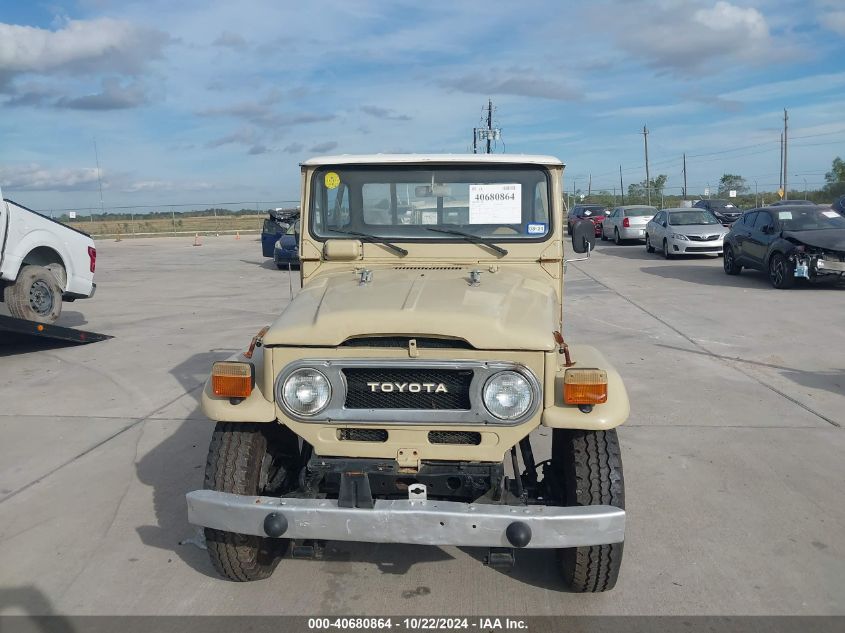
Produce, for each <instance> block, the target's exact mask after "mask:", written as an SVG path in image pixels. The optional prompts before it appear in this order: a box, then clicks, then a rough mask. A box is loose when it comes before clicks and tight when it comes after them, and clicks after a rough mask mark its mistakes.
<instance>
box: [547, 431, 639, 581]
mask: <svg viewBox="0 0 845 633" xmlns="http://www.w3.org/2000/svg"><path fill="white" fill-rule="evenodd" d="M552 470H553V472H554V477H555V479H556V481H557V482H559V487H560V488H561V489H562V492H563V496H564V499H563V504H564V505H566V506H589V505H611V506H615V507H617V508H623V509H624V508H625V480H624V477H623V476H622V457H621V454H620V450H619V439H618V438H617V436H616V431H615V430H610V431H582V430H576V429H554V431H552ZM623 545H624V544H623V543H613V544H611V545H593V546H588V547H571V548H567V549H561V550H558V554H559V565H560V571H561V573H562V574H563V579H564V581H565V582H566V584H568V585H569V587H570V588H571V589H572V590H573V591H577V592H579V593H594V592H599V591H608V590H610V589H613V587H614V586H615V585H616V579H617V578H618V577H619V568H620V567H621V565H622V549H623Z"/></svg>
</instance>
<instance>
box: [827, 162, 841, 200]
mask: <svg viewBox="0 0 845 633" xmlns="http://www.w3.org/2000/svg"><path fill="white" fill-rule="evenodd" d="M824 179H825V182H826V183H827V184H826V185H825V186H824V190H825V193H827V194H829V195H832V196H841V195H845V161H843V160H842V159H841V158H840V157H839V156H837V157H836V158H834V159H833V164H832V165H831V168H830V171H829V172H827V173H826V174H825V175H824Z"/></svg>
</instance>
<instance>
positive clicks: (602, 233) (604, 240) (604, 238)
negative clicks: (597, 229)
mask: <svg viewBox="0 0 845 633" xmlns="http://www.w3.org/2000/svg"><path fill="white" fill-rule="evenodd" d="M601 241H602V242H606V241H607V235H605V234H604V225H602V227H601Z"/></svg>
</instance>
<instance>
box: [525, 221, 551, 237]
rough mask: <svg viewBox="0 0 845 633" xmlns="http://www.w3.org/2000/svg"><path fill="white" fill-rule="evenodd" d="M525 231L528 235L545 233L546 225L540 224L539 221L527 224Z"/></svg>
mask: <svg viewBox="0 0 845 633" xmlns="http://www.w3.org/2000/svg"><path fill="white" fill-rule="evenodd" d="M527 233H528V235H545V234H546V225H545V224H540V223H537V224H533V223H532V224H529V225H528V230H527Z"/></svg>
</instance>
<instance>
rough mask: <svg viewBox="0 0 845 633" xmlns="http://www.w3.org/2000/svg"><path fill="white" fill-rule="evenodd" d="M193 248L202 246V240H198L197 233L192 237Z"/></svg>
mask: <svg viewBox="0 0 845 633" xmlns="http://www.w3.org/2000/svg"><path fill="white" fill-rule="evenodd" d="M194 246H202V240H201V239H200V234H199V233H197V234H196V235H195V236H194Z"/></svg>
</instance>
